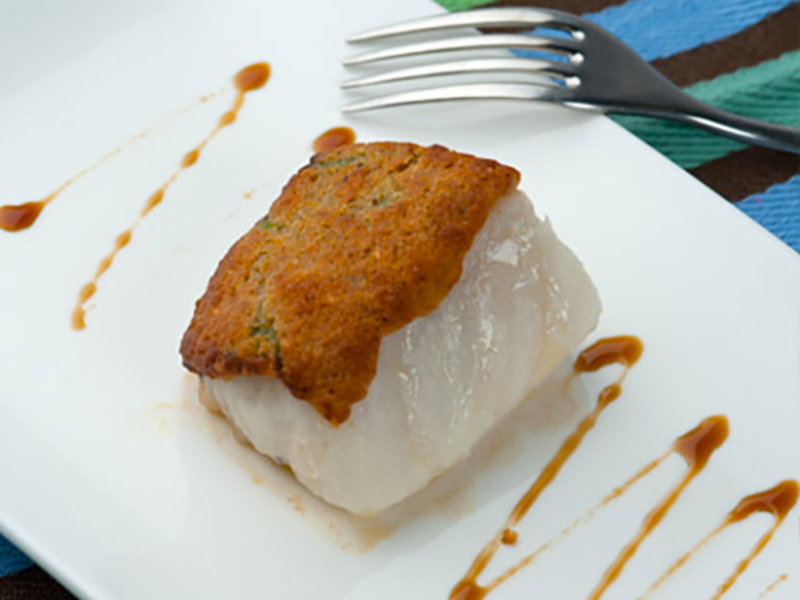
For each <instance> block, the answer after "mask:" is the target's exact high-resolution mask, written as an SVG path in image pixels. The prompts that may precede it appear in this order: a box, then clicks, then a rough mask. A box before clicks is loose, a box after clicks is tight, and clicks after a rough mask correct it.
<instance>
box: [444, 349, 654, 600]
mask: <svg viewBox="0 0 800 600" xmlns="http://www.w3.org/2000/svg"><path fill="white" fill-rule="evenodd" d="M642 349H643V346H642V342H641V341H640V340H639V339H638V338H636V337H633V336H620V337H613V338H606V339H602V340H600V341H598V342H596V343H594V344H592V345H591V346H589V347H588V348H587V349H586V350H584V351H583V352H581V354H580V356H579V357H578V359H577V360H576V361H575V366H574V372H575V373H585V372H592V371H598V370H600V369H601V368H603V367H604V366H606V365H610V364H620V365H622V367H623V368H624V371H623V372H622V375H620V377H619V379H617V380H616V381H615V382H614V383H612V384H610V385H608V386H606V387H605V388H603V390H602V391H601V392H600V394H599V395H598V398H597V404H596V405H595V407H594V409H593V410H592V411H591V412H590V413H589V414H588V415H587V416H585V417H584V418H583V420H581V421H580V423H578V425H577V427H576V428H575V430H574V431H573V432H572V433H571V434H570V435H569V437H567V439H566V440H564V442H563V444H562V445H561V447H560V448H559V449H558V451H557V452H556V454H555V456H554V457H553V458H552V459H551V460H550V462H549V463H548V464H547V465H546V466H545V467H544V469H542V471H541V473H540V474H539V476H538V477H537V478H536V481H534V483H533V485H531V487H530V488H528V491H527V492H525V495H524V496H523V497H522V498H521V499H520V500H519V502H517V504H516V506H515V507H514V509H513V510H512V511H511V513H510V514H509V516H508V518H507V519H506V522H505V524H504V525H503V527H502V528H501V529H500V530H499V531H498V533H496V534H495V536H494V537H493V538H492V539H491V540H490V541H489V542H488V543H487V544H486V545H485V546H484V547H483V549H482V550H481V551H480V553H479V554H478V556H477V557H476V558H475V560H474V561H473V562H472V565H471V566H470V568H469V570H468V571H467V573H466V574H465V575H464V577H462V578H461V581H459V582H458V583H457V584H456V586H455V587H454V588H453V590H452V591H451V592H450V600H480V599H481V598H483V597H485V596H486V594H488V593H489V592H490V591H491V590H492V589H494V588H495V587H496V586H497V585H499V584H500V583H502V581H500V582H492V583H491V584H489V586H487V587H482V586H480V585H478V582H477V580H478V577H480V576H481V574H482V573H483V571H484V570H486V567H487V566H488V565H489V563H490V562H491V560H492V559H493V558H494V556H495V554H496V553H497V550H498V549H499V548H500V546H501V544H502V539H503V536H504V534H505V535H506V536H508V534H507V533H505V532H506V531H509V532H511V531H514V528H515V527H516V525H517V524H518V523H519V522H520V521H521V520H522V519H523V518H524V517H525V514H526V513H527V512H528V511H529V510H530V508H531V506H533V504H534V503H535V502H536V499H537V498H538V497H539V496H540V495H541V493H542V492H543V491H544V490H545V489H546V488H547V487H548V486H549V485H550V483H552V481H553V480H554V479H555V478H556V475H558V473H559V471H560V470H561V467H563V466H564V464H565V463H566V462H567V460H568V459H569V457H570V456H572V454H573V453H574V452H575V450H577V449H578V447H579V446H580V444H581V442H582V441H583V438H584V437H585V436H586V434H587V433H589V431H591V430H592V429H593V428H594V426H595V424H596V422H597V418H598V417H599V416H600V413H602V412H603V410H605V408H606V407H608V406H609V405H610V404H611V403H612V402H613V401H614V400H615V399H616V398H618V397H619V395H620V393H621V392H622V387H621V384H622V382H623V380H624V379H625V376H626V375H627V374H628V371H629V370H630V368H631V367H632V366H633V365H634V364H636V362H637V361H638V360H639V357H640V356H641V354H642Z"/></svg>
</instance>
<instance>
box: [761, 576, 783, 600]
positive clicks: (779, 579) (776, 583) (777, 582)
mask: <svg viewBox="0 0 800 600" xmlns="http://www.w3.org/2000/svg"><path fill="white" fill-rule="evenodd" d="M787 579H789V576H788V575H787V574H786V573H782V574H781V575H778V577H777V578H776V579H775V581H773V582H772V583H770V584H769V585H768V586H767V587H765V588H764V591H763V592H761V593H760V594H759V595H758V597H759V598H765V597H766V596H767V595H768V594H769V593H771V592H772V591H774V590H775V588H776V587H778V586H779V585H780V584H782V583H783V582H784V581H786V580H787Z"/></svg>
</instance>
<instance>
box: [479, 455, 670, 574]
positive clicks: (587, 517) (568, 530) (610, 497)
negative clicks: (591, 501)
mask: <svg viewBox="0 0 800 600" xmlns="http://www.w3.org/2000/svg"><path fill="white" fill-rule="evenodd" d="M672 453H673V451H672V449H670V450H669V451H668V452H665V453H664V454H662V455H661V456H659V457H658V458H656V459H655V460H653V461H651V462H649V463H647V464H646V465H645V466H643V467H642V468H641V469H639V470H638V471H637V472H636V473H634V474H633V475H632V476H631V477H629V478H628V479H627V480H626V481H625V482H624V483H623V484H622V485H619V486H617V487H616V488H614V489H613V490H611V492H609V493H608V494H606V495H605V496H604V497H603V498H602V499H601V500H600V501H599V502H598V503H597V504H595V505H594V506H593V507H592V508H590V509H589V510H587V511H586V512H585V513H583V514H582V515H581V516H580V517H578V518H577V519H575V520H574V521H573V522H572V523H570V524H569V525H567V526H566V527H565V528H564V529H562V530H561V531H560V532H559V533H558V534H557V535H555V536H554V537H552V538H550V539H549V540H548V541H546V542H545V543H543V544H542V545H541V546H539V547H538V548H537V549H536V550H534V551H533V552H531V553H530V554H528V555H527V556H525V557H524V558H522V559H521V560H519V561H518V562H517V563H515V564H514V565H512V566H511V567H509V568H508V569H506V570H505V571H504V572H503V573H501V574H500V575H498V576H497V577H496V578H495V579H493V580H492V582H491V583H490V584H489V585H488V586H487V587H488V589H490V590H492V589H495V588H497V587H498V586H500V585H501V584H502V583H504V582H506V581H508V580H509V579H511V578H512V577H513V576H514V575H516V574H517V573H519V572H520V571H521V570H522V569H524V568H525V567H528V566H530V565H531V564H533V563H534V562H535V561H536V559H538V558H539V557H540V556H541V555H542V554H544V553H545V552H546V551H548V550H552V549H553V548H555V547H556V546H557V545H558V544H560V543H561V542H563V541H564V540H565V539H567V538H568V537H569V536H570V535H571V534H572V532H573V531H575V530H576V529H577V528H578V527H580V526H582V525H584V524H586V523H588V522H589V521H591V520H592V519H593V518H594V516H595V515H596V514H597V513H598V512H599V511H600V510H602V509H603V508H605V507H606V506H608V505H609V504H611V502H613V501H614V500H616V499H617V498H620V497H621V496H623V495H624V494H625V493H626V492H627V491H628V490H629V489H630V488H631V487H633V485H634V484H636V483H638V482H639V481H640V480H641V479H643V478H644V477H645V476H647V475H648V474H650V473H651V472H652V471H654V470H655V469H656V468H657V467H658V466H659V465H661V463H663V462H664V461H665V460H666V459H667V458H669V456H671V455H672Z"/></svg>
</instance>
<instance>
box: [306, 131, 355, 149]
mask: <svg viewBox="0 0 800 600" xmlns="http://www.w3.org/2000/svg"><path fill="white" fill-rule="evenodd" d="M355 141H356V134H355V132H354V131H353V130H352V129H350V128H349V127H334V128H332V129H328V131H326V132H325V133H323V134H321V135H320V136H319V137H317V139H315V140H314V145H313V148H314V152H325V151H326V150H333V149H335V148H339V147H341V146H348V145H350V144H352V143H353V142H355Z"/></svg>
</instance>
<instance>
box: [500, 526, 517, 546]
mask: <svg viewBox="0 0 800 600" xmlns="http://www.w3.org/2000/svg"><path fill="white" fill-rule="evenodd" d="M518 539H519V534H518V533H517V532H516V531H514V530H513V529H505V530H504V531H503V535H502V536H501V537H500V541H501V542H503V544H504V545H506V546H513V545H514V544H516V543H517V540H518Z"/></svg>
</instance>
